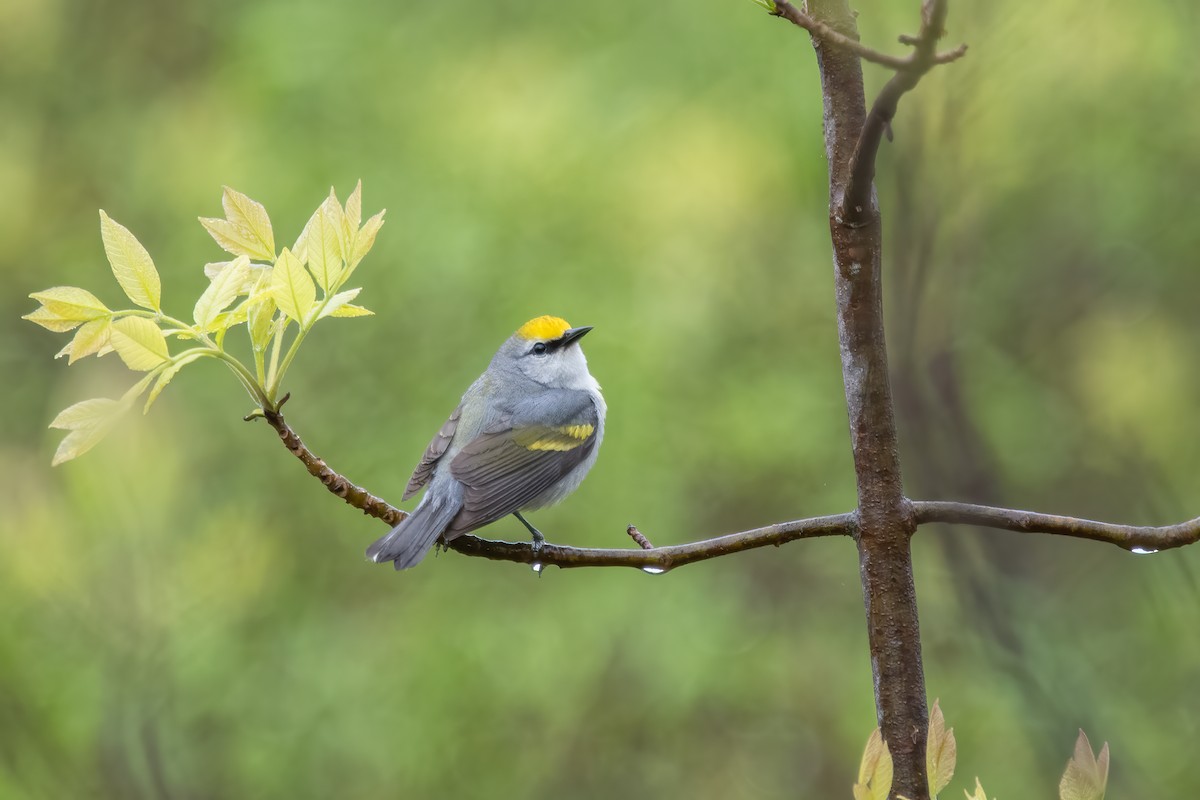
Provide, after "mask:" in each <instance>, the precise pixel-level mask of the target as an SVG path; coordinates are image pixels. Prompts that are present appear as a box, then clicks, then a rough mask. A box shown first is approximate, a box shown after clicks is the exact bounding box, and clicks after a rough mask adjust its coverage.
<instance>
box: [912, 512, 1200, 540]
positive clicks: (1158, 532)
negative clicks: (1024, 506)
mask: <svg viewBox="0 0 1200 800" xmlns="http://www.w3.org/2000/svg"><path fill="white" fill-rule="evenodd" d="M912 506H913V511H914V513H915V514H916V518H917V522H918V524H928V523H931V522H947V523H953V524H959V525H980V526H983V527H986V528H999V529H1001V530H1006V531H1017V532H1018V533H1049V534H1055V535H1058V536H1073V537H1075V538H1077V539H1090V540H1092V541H1094V542H1108V543H1109V544H1115V545H1116V546H1117V547H1120V548H1121V549H1123V550H1131V551H1134V552H1142V553H1149V552H1155V551H1158V550H1169V549H1171V548H1173V547H1183V546H1184V545H1189V544H1194V543H1195V542H1198V541H1200V517H1198V518H1196V519H1192V520H1188V521H1187V522H1180V523H1177V524H1175V525H1164V526H1161V527H1152V526H1136V525H1115V524H1113V523H1111V522H1096V521H1094V520H1090V519H1079V518H1076V517H1061V516H1058V515H1056V514H1037V513H1034V512H1032V511H1018V510H1016V509H1011V508H995V507H993V506H979V505H975V504H973V503H951V502H944V501H935V500H915V501H913V504H912Z"/></svg>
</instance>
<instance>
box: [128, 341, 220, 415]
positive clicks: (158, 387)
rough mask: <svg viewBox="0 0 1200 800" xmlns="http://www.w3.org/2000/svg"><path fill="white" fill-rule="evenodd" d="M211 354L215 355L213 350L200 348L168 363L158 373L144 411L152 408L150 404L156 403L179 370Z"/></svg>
mask: <svg viewBox="0 0 1200 800" xmlns="http://www.w3.org/2000/svg"><path fill="white" fill-rule="evenodd" d="M211 355H213V354H212V351H209V350H198V351H196V352H192V353H188V354H186V355H183V356H180V357H179V358H177V359H175V360H174V361H172V362H171V363H170V364H168V365H167V367H166V368H165V369H164V370H163V371H162V372H160V373H158V379H157V380H156V381H155V382H154V388H152V389H151V390H150V396H149V397H147V398H146V405H145V406H144V407H143V408H142V413H143V414H145V413H146V412H148V411H149V410H150V406H152V405H154V401H155V400H157V399H158V396H159V395H160V394H162V390H163V389H165V388H167V384H168V383H170V382H171V379H172V378H174V377H175V376H176V375H178V374H179V370H181V369H183V368H184V367H186V366H187V365H188V364H191V363H192V362H193V361H196V360H198V359H201V358H204V357H205V356H211Z"/></svg>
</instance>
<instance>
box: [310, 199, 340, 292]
mask: <svg viewBox="0 0 1200 800" xmlns="http://www.w3.org/2000/svg"><path fill="white" fill-rule="evenodd" d="M338 211H339V212H340V211H341V208H340V207H339V208H338ZM308 268H309V269H310V270H312V274H313V276H314V277H315V278H316V279H317V284H318V285H320V287H321V288H322V289H324V290H325V291H329V289H330V288H331V287H332V286H333V285H334V284H335V283H336V281H337V279H338V276H340V275H341V274H342V231H341V229H340V226H339V224H338V222H337V221H336V220H335V219H332V218H331V217H330V215H329V214H328V212H327V211H326V207H325V206H322V207H321V208H320V210H318V211H317V221H316V224H315V225H313V227H312V229H311V230H310V231H309V232H308Z"/></svg>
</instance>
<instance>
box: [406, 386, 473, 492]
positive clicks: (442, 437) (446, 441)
mask: <svg viewBox="0 0 1200 800" xmlns="http://www.w3.org/2000/svg"><path fill="white" fill-rule="evenodd" d="M462 410H463V407H462V404H461V403H460V404H459V406H458V408H456V409H454V411H453V412H452V413H451V414H450V419H448V420H446V424H445V425H443V426H442V429H441V430H439V431H438V432H437V434H435V435H434V437H433V441H432V442H430V443H429V447H426V448H425V454H424V455H422V456H421V463H420V464H417V468H416V469H414V470H413V474H412V477H411V478H409V479H408V487H407V488H406V489H405V490H404V496H403V497H401V498H400V499H401V500H407V499H408V498H410V497H412V496H413V495H414V494H416V493H417V492H419V491H421V487H422V486H424V485H425V484H427V483H429V479H430V477H432V476H433V468H434V467H436V466H437V462H438V461H439V460H440V459H441V457H442V456H443V455H444V454H445V452H446V448H447V447H449V446H450V440H451V439H453V438H454V432H455V431H457V430H458V419H459V417H461V416H462Z"/></svg>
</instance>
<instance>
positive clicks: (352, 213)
mask: <svg viewBox="0 0 1200 800" xmlns="http://www.w3.org/2000/svg"><path fill="white" fill-rule="evenodd" d="M360 225H362V181H361V180H360V181H359V182H358V183H357V184H355V186H354V191H353V192H351V193H350V196H349V197H347V198H346V226H347V228H348V229H349V230H350V231H357V230H358V228H359V226H360Z"/></svg>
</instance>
